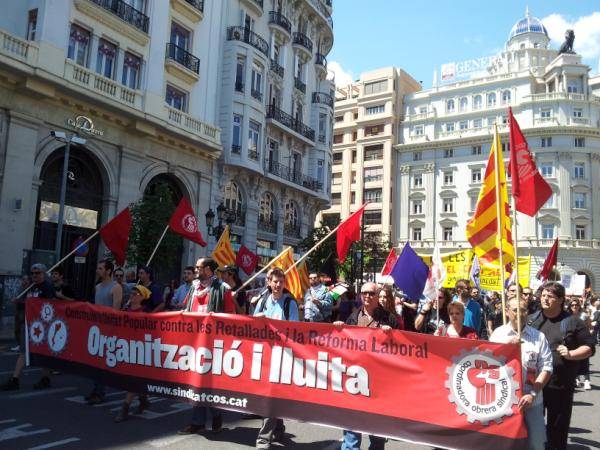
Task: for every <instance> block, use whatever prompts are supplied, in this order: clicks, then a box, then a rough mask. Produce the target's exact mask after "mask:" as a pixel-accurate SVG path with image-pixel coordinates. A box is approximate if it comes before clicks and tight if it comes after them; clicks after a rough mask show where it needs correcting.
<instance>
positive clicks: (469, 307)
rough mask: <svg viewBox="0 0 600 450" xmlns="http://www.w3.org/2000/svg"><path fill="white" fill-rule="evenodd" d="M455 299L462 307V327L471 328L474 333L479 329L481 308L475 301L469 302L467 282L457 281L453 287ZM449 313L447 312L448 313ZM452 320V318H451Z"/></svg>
mask: <svg viewBox="0 0 600 450" xmlns="http://www.w3.org/2000/svg"><path fill="white" fill-rule="evenodd" d="M454 289H455V290H456V295H457V299H458V300H459V301H460V302H462V304H463V305H464V307H465V308H464V317H465V318H464V320H465V322H464V325H465V326H466V327H469V328H472V329H473V330H475V331H476V332H477V331H479V328H480V327H481V316H482V314H481V306H479V303H477V302H476V301H473V300H471V291H470V289H469V280H458V281H457V282H456V285H455V286H454ZM448 312H449V311H448ZM451 318H452V317H451Z"/></svg>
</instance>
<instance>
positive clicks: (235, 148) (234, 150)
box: [231, 144, 242, 155]
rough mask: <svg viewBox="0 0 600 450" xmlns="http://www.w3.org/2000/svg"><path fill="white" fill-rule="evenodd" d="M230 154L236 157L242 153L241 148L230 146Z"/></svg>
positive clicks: (239, 146)
mask: <svg viewBox="0 0 600 450" xmlns="http://www.w3.org/2000/svg"><path fill="white" fill-rule="evenodd" d="M231 153H235V154H236V155H239V154H240V153H242V146H241V145H235V144H231Z"/></svg>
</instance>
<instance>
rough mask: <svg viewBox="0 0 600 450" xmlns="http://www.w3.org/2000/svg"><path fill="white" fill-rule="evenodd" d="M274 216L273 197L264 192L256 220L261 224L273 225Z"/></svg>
mask: <svg viewBox="0 0 600 450" xmlns="http://www.w3.org/2000/svg"><path fill="white" fill-rule="evenodd" d="M274 216H275V202H274V201H273V196H272V195H271V194H269V193H268V192H265V193H264V194H263V195H262V196H261V197H260V209H259V211H258V220H259V222H263V223H273V219H274Z"/></svg>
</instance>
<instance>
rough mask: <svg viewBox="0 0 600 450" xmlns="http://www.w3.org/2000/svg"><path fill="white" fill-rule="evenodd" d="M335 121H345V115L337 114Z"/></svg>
mask: <svg viewBox="0 0 600 450" xmlns="http://www.w3.org/2000/svg"><path fill="white" fill-rule="evenodd" d="M333 120H334V121H335V123H339V122H343V121H344V116H343V115H341V116H335V117H334V119H333Z"/></svg>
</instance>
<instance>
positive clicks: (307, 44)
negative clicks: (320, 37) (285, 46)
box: [292, 32, 313, 55]
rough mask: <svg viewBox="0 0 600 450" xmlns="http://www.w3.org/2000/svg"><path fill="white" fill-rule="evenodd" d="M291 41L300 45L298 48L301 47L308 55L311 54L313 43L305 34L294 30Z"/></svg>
mask: <svg viewBox="0 0 600 450" xmlns="http://www.w3.org/2000/svg"><path fill="white" fill-rule="evenodd" d="M292 43H293V44H294V45H298V46H300V48H302V49H303V50H304V51H306V52H308V54H309V55H312V51H313V43H312V41H311V40H310V39H309V38H308V36H307V35H305V34H303V33H300V32H295V33H294V38H293V40H292Z"/></svg>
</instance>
